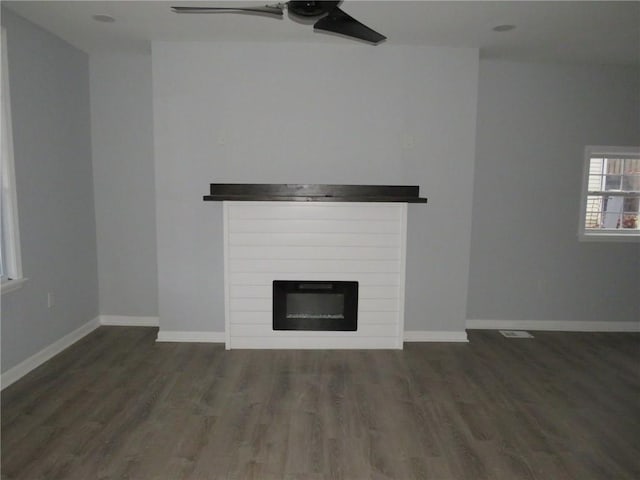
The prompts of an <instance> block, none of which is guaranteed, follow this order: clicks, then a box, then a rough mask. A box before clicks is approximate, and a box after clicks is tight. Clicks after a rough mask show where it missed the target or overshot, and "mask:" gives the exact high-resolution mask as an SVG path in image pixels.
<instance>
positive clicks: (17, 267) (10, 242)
mask: <svg viewBox="0 0 640 480" xmlns="http://www.w3.org/2000/svg"><path fill="white" fill-rule="evenodd" d="M8 72H9V64H8V54H7V31H6V28H5V27H2V77H1V78H2V81H1V83H2V85H1V87H2V88H1V90H2V92H1V95H2V100H1V101H0V107H1V108H2V111H3V115H2V117H3V118H2V142H1V143H2V165H1V166H0V171H2V170H3V169H6V170H5V171H4V172H2V174H1V175H0V179H1V180H2V188H1V192H2V199H1V200H0V205H4V208H5V217H4V218H3V222H2V225H1V226H0V228H1V229H2V230H3V231H4V242H5V243H4V254H5V257H6V258H3V259H2V260H3V262H4V270H5V271H4V275H6V276H8V277H9V278H11V279H12V280H14V281H17V280H22V278H23V277H22V254H21V251H20V221H19V217H18V195H17V193H16V191H17V187H16V169H15V158H14V151H13V130H12V128H13V127H12V120H11V96H10V90H9V73H8ZM23 283H24V282H23ZM14 286H15V287H20V286H22V284H20V285H18V284H15V285H14ZM13 290H17V288H13V287H11V288H10V289H9V290H7V291H13ZM3 293H5V292H3Z"/></svg>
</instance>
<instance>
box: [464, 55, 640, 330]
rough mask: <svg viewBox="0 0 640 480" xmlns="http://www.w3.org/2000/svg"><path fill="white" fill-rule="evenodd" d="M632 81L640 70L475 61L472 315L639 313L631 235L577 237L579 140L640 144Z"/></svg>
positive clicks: (639, 282)
mask: <svg viewBox="0 0 640 480" xmlns="http://www.w3.org/2000/svg"><path fill="white" fill-rule="evenodd" d="M639 86H640V75H639V71H638V70H637V69H635V70H634V69H629V68H616V67H585V66H566V65H565V66H562V65H546V64H525V63H511V62H501V61H488V60H487V61H485V60H483V61H481V62H480V80H479V93H478V130H477V149H476V174H475V182H474V201H473V229H472V235H471V269H470V275H469V299H468V317H469V318H470V319H492V320H557V321H567V320H574V321H581V320H582V321H638V320H639V319H640V295H639V294H638V291H639V290H638V289H639V288H640V245H639V244H637V243H635V244H633V243H586V242H579V241H578V237H577V232H578V218H579V211H580V192H581V182H582V177H581V176H582V166H583V149H584V147H585V145H633V144H635V145H637V144H639V143H640V88H639Z"/></svg>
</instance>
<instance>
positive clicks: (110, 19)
mask: <svg viewBox="0 0 640 480" xmlns="http://www.w3.org/2000/svg"><path fill="white" fill-rule="evenodd" d="M91 18H93V19H94V20H95V21H96V22H102V23H113V22H115V21H116V19H115V18H113V17H112V16H111V15H92V16H91Z"/></svg>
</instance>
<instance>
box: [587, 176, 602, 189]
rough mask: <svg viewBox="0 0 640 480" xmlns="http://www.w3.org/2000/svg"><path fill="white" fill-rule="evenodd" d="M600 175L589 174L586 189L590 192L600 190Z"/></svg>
mask: <svg viewBox="0 0 640 480" xmlns="http://www.w3.org/2000/svg"><path fill="white" fill-rule="evenodd" d="M602 179H603V177H602V175H589V185H588V186H587V189H588V190H589V191H590V192H594V191H600V190H602Z"/></svg>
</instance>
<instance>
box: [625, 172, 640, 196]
mask: <svg viewBox="0 0 640 480" xmlns="http://www.w3.org/2000/svg"><path fill="white" fill-rule="evenodd" d="M622 190H626V191H636V192H637V191H640V175H625V176H624V177H622Z"/></svg>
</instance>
